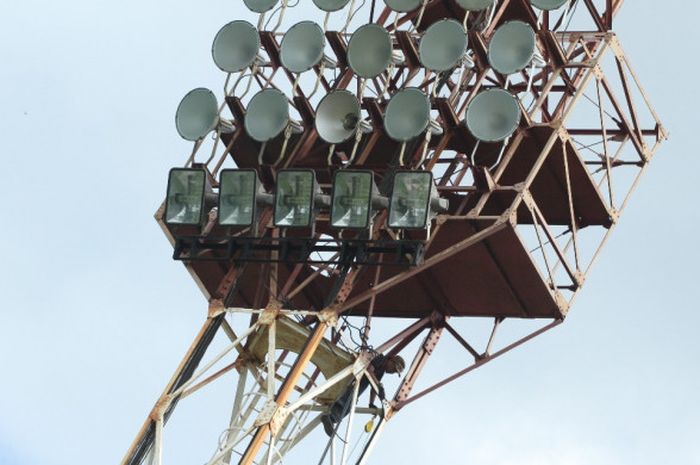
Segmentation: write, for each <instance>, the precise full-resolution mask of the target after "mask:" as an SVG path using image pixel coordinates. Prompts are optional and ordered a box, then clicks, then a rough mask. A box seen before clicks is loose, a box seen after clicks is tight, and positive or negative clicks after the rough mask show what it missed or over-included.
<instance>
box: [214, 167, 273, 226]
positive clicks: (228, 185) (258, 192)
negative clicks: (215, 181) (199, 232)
mask: <svg viewBox="0 0 700 465" xmlns="http://www.w3.org/2000/svg"><path fill="white" fill-rule="evenodd" d="M258 204H266V205H272V196H271V195H270V194H267V193H265V192H263V190H262V186H261V185H260V182H259V181H258V173H257V172H256V171H255V170H245V169H244V170H238V169H227V170H223V171H222V172H221V177H220V180H219V224H220V225H222V226H251V225H252V224H253V223H254V222H255V216H256V212H257V208H256V207H257V205H258Z"/></svg>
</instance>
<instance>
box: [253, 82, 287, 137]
mask: <svg viewBox="0 0 700 465" xmlns="http://www.w3.org/2000/svg"><path fill="white" fill-rule="evenodd" d="M289 123H290V120H289V101H288V100H287V97H286V96H285V95H284V94H283V93H282V92H280V91H279V90H277V89H265V90H261V91H260V92H258V93H257V94H255V95H254V96H253V98H252V99H250V102H249V103H248V108H247V110H246V114H245V121H244V123H243V126H244V127H245V130H246V132H247V133H248V135H249V136H250V137H252V138H253V139H255V140H256V141H258V142H267V141H269V140H270V139H274V138H275V137H277V136H279V135H280V134H282V132H283V131H284V130H285V128H286V127H287V125H288V124H289Z"/></svg>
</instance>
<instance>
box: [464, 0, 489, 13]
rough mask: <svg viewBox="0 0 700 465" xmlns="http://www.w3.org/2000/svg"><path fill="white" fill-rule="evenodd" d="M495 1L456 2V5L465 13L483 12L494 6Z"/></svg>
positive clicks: (468, 0) (466, 0) (465, 0)
mask: <svg viewBox="0 0 700 465" xmlns="http://www.w3.org/2000/svg"><path fill="white" fill-rule="evenodd" d="M495 1H496V0H457V4H459V6H461V7H462V8H464V9H465V10H467V11H483V10H485V9H487V8H489V7H490V6H491V5H493V4H494V2H495Z"/></svg>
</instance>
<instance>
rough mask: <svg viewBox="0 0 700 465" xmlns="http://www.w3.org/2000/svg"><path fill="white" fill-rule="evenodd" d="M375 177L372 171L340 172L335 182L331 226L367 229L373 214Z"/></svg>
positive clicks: (337, 173) (336, 174)
mask: <svg viewBox="0 0 700 465" xmlns="http://www.w3.org/2000/svg"><path fill="white" fill-rule="evenodd" d="M373 189H374V175H373V174H372V172H371V171H354V170H340V171H337V172H336V173H335V178H334V180H333V199H332V201H331V226H332V227H334V228H341V229H367V228H368V227H369V220H370V217H371V214H372V193H373V192H372V191H373Z"/></svg>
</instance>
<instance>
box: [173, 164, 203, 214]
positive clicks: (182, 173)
mask: <svg viewBox="0 0 700 465" xmlns="http://www.w3.org/2000/svg"><path fill="white" fill-rule="evenodd" d="M205 179H206V173H205V172H204V170H200V169H186V168H173V169H172V170H170V175H169V176H168V197H167V198H166V201H165V222H166V223H167V224H171V225H198V224H200V223H201V222H202V211H203V210H204V185H205Z"/></svg>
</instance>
